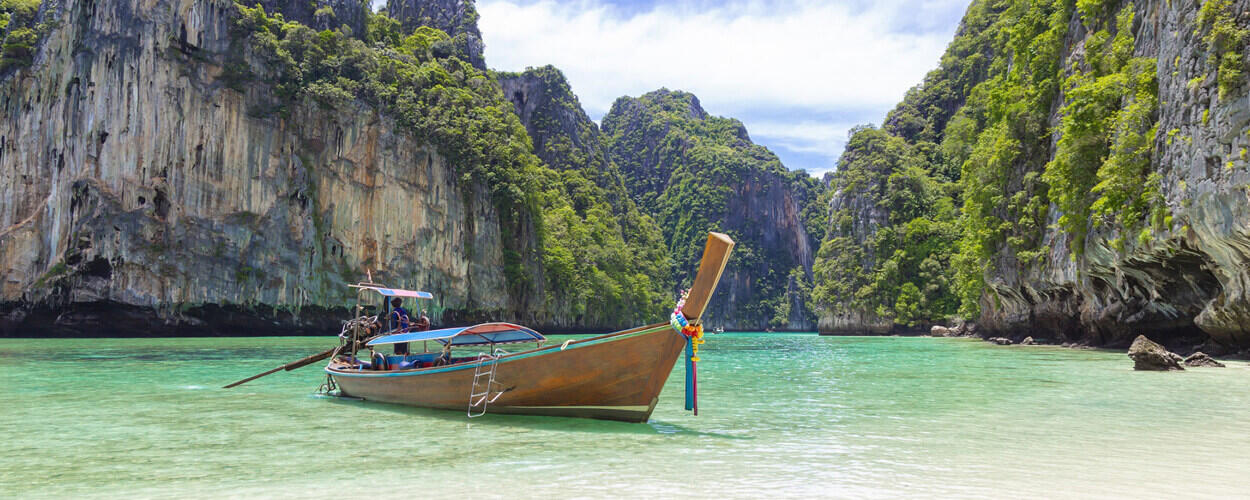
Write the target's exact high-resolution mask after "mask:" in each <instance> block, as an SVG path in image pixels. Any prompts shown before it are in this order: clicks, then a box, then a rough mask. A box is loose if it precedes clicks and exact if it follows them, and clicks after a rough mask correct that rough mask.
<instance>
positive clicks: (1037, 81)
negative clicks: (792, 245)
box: [814, 0, 1235, 326]
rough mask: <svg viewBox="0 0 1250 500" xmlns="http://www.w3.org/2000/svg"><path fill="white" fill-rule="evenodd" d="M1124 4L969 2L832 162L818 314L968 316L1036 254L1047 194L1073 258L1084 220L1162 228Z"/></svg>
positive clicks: (1153, 90) (1151, 85)
mask: <svg viewBox="0 0 1250 500" xmlns="http://www.w3.org/2000/svg"><path fill="white" fill-rule="evenodd" d="M1133 12H1134V6H1133V4H1132V3H1125V4H1120V3H1119V2H1105V1H1088V0H1081V1H1075V2H1074V1H1072V0H1043V1H1032V2H1025V1H1001V0H1000V1H976V2H973V4H972V5H971V6H970V7H969V9H968V12H967V14H966V16H965V18H964V21H963V24H962V26H961V27H960V30H959V32H958V33H957V34H956V36H955V39H954V41H952V42H951V45H950V47H949V48H948V50H947V53H946V55H944V56H943V58H942V60H941V64H940V66H939V68H938V69H936V70H934V71H933V72H931V73H930V74H929V75H928V76H927V77H926V78H925V82H924V84H923V85H922V86H919V87H917V88H914V89H912V90H911V91H910V92H908V94H907V96H906V97H905V98H904V100H903V102H902V103H900V104H899V105H898V107H897V108H896V109H895V110H894V111H892V112H891V113H890V115H889V116H888V117H887V119H886V121H885V125H884V128H883V129H882V130H878V129H875V128H871V127H869V128H861V129H857V130H856V131H855V132H854V135H853V137H852V138H851V140H850V142H849V144H848V146H847V149H846V152H845V153H844V154H843V157H842V160H841V161H840V162H839V169H838V171H837V173H836V174H835V176H834V179H833V189H834V190H835V191H836V192H837V195H836V196H835V209H834V211H833V212H832V213H831V214H830V222H829V228H830V231H829V234H828V236H827V238H826V239H825V241H824V243H823V244H822V246H821V250H820V252H819V254H818V257H817V263H816V266H815V270H816V271H815V274H816V279H817V283H816V288H815V292H814V295H815V299H816V300H817V301H818V302H820V303H822V304H824V307H825V308H826V309H825V311H824V313H823V314H824V315H825V317H827V318H834V317H837V316H838V315H845V314H848V313H859V314H870V315H875V316H876V317H878V318H879V319H880V320H881V321H883V322H890V323H893V324H897V325H904V326H918V325H921V324H925V323H934V322H941V321H943V320H946V319H948V318H951V317H954V316H957V315H961V316H964V317H970V318H975V317H976V316H977V315H978V314H979V311H980V305H981V300H982V299H983V297H984V296H985V291H986V286H987V283H986V279H987V277H988V276H1001V275H1003V274H1011V275H1014V274H1018V273H1022V272H1025V271H1027V270H1029V269H1036V268H1039V267H1040V266H1045V265H1046V259H1045V257H1046V256H1047V255H1048V254H1049V253H1050V248H1049V247H1048V246H1047V245H1050V244H1052V242H1050V241H1043V236H1044V233H1045V231H1046V229H1047V227H1048V224H1049V222H1048V221H1049V218H1050V217H1052V213H1051V207H1052V206H1053V207H1054V208H1055V209H1056V212H1055V213H1054V214H1053V216H1054V217H1056V218H1057V219H1058V222H1057V225H1058V227H1060V228H1061V229H1062V230H1064V231H1065V232H1066V233H1067V234H1068V235H1069V239H1068V240H1067V241H1069V242H1070V243H1069V248H1068V253H1070V254H1071V255H1072V258H1074V259H1075V258H1080V256H1081V255H1082V253H1083V252H1084V251H1085V241H1086V237H1087V236H1088V235H1089V234H1091V233H1093V232H1100V233H1099V234H1104V235H1105V234H1112V235H1113V236H1111V238H1112V239H1111V245H1112V246H1113V247H1114V248H1116V249H1117V250H1120V251H1124V250H1125V248H1127V247H1130V246H1132V245H1133V244H1138V243H1139V240H1140V242H1142V243H1144V242H1145V241H1146V240H1148V239H1149V238H1150V236H1151V235H1152V234H1153V231H1158V230H1163V229H1166V228H1167V227H1168V226H1169V225H1170V220H1171V218H1170V217H1169V216H1168V214H1167V212H1166V209H1165V208H1164V206H1163V203H1162V199H1161V197H1160V195H1159V187H1158V186H1159V179H1158V177H1157V176H1156V175H1153V174H1152V173H1151V171H1150V168H1149V167H1150V161H1151V158H1152V155H1153V148H1154V143H1155V136H1156V133H1157V130H1156V129H1157V127H1156V122H1157V120H1158V116H1157V115H1158V112H1157V107H1158V82H1157V81H1156V77H1155V66H1156V61H1155V60H1154V59H1151V58H1142V57H1133V51H1134V47H1135V45H1134V40H1133V36H1132V27H1133V22H1134V19H1133V17H1134V14H1133ZM1074 21H1075V22H1079V23H1080V24H1081V25H1083V26H1082V28H1083V29H1085V30H1088V31H1089V33H1090V35H1089V36H1088V37H1087V38H1086V42H1085V44H1084V47H1083V48H1084V50H1083V52H1069V51H1070V47H1067V46H1065V44H1066V43H1068V42H1069V41H1070V37H1069V36H1068V35H1069V30H1070V29H1071V26H1072V25H1073V24H1072V23H1073V22H1074ZM1234 38H1235V37H1234ZM1227 39H1231V38H1229V37H1224V38H1221V40H1227ZM1221 43H1223V42H1221ZM1057 99H1058V102H1060V103H1061V104H1060V106H1059V108H1058V109H1057V114H1058V120H1059V123H1058V126H1057V127H1053V125H1052V116H1053V113H1055V112H1056V110H1055V109H1052V108H1054V106H1055V103H1056V102H1057ZM1052 134H1054V135H1055V136H1057V139H1058V140H1057V141H1053V140H1052ZM1047 160H1049V161H1047Z"/></svg>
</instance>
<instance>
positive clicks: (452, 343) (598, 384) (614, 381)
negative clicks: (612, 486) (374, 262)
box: [288, 233, 734, 422]
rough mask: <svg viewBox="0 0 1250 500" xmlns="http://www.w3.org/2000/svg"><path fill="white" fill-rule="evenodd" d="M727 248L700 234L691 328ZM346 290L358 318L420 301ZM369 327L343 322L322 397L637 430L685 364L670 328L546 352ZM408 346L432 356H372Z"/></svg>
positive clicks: (521, 332)
mask: <svg viewBox="0 0 1250 500" xmlns="http://www.w3.org/2000/svg"><path fill="white" fill-rule="evenodd" d="M733 245H734V243H733V240H731V239H730V238H729V237H728V236H726V235H723V234H719V233H711V234H710V235H709V236H708V240H707V244H706V246H705V247H704V251H703V258H702V261H701V262H700V264H699V272H698V275H697V276H696V277H695V280H694V284H693V285H692V286H691V289H690V291H689V295H688V296H687V299H686V302H685V305H684V307H683V308H682V309H681V313H682V314H684V317H685V318H686V319H688V320H689V321H690V322H691V324H693V325H697V324H698V321H699V317H700V316H701V315H702V313H703V311H704V310H705V308H706V307H707V303H708V300H710V299H711V296H712V292H713V291H714V290H715V289H716V285H717V283H718V282H719V281H720V276H721V272H722V271H723V270H724V267H725V264H726V262H728V260H729V254H730V251H731V250H732V249H733ZM352 286H353V287H355V288H356V289H357V290H358V291H359V292H358V296H357V301H358V302H357V311H363V310H364V307H365V306H362V303H363V302H362V301H368V300H372V299H375V298H376V297H382V298H383V299H384V300H389V299H390V298H391V297H418V298H419V297H423V295H421V294H424V293H425V292H416V291H410V290H398V289H392V288H385V287H382V286H380V285H376V284H373V283H361V284H357V285H352ZM427 295H428V294H427ZM383 308H384V309H385V306H383ZM675 321H676V320H675ZM376 325H378V322H377V317H360V318H357V319H355V320H352V321H350V322H348V324H347V326H346V327H345V328H344V332H343V335H341V336H340V337H341V338H342V342H341V345H340V346H339V347H338V348H337V349H335V350H334V351H333V353H331V354H330V355H329V356H328V357H329V358H330V362H329V364H328V365H327V366H326V368H325V371H326V373H327V375H328V380H327V386H328V387H327V389H331V390H332V389H337V390H338V393H339V394H340V395H342V396H349V397H356V398H361V399H365V400H370V401H383V402H388V403H398V404H405V405H413V406H420V407H426V408H442V409H459V410H467V412H468V415H469V416H470V417H473V416H479V415H482V414H484V413H486V412H490V413H518V414H529V415H558V416H567V417H589V418H600V419H609V420H623V421H628V422H645V421H646V420H647V419H648V418H649V417H650V416H651V412H652V411H654V410H655V405H656V402H657V401H659V394H660V390H661V389H662V388H663V387H664V382H665V381H666V380H667V379H668V376H669V374H670V373H671V372H672V370H673V365H674V364H675V363H676V361H677V358H678V356H680V355H681V353H682V350H683V349H685V350H687V356H688V357H693V356H691V347H690V344H691V341H689V340H688V339H687V336H686V335H683V334H682V333H680V332H679V331H677V330H675V327H674V326H673V324H671V323H670V322H664V323H656V324H652V325H647V326H641V327H637V328H632V329H629V330H624V331H620V332H616V333H610V334H607V335H599V336H595V337H590V338H585V339H577V340H569V341H566V342H564V343H562V344H560V345H552V346H546V347H544V346H543V343H544V342H545V341H546V340H547V339H546V337H544V336H543V335H542V334H540V333H538V332H536V331H534V330H531V329H529V328H526V327H524V326H521V325H516V324H512V323H484V324H479V325H474V326H469V327H458V328H445V329H441V330H433V331H406V332H400V333H396V334H390V335H382V336H378V335H377V334H376V333H373V332H374V331H375V330H376V329H378V328H377V326H376ZM717 331H718V332H719V331H721V330H720V329H718V330H717ZM413 342H422V343H423V344H424V345H427V346H428V345H429V343H431V342H433V343H434V345H435V346H437V347H439V348H440V349H438V350H437V352H422V353H418V354H409V355H387V354H384V353H382V352H379V351H377V350H375V348H380V347H383V346H388V345H394V344H411V343H413ZM530 342H533V343H534V344H535V345H534V347H533V348H531V349H528V350H523V351H520V352H511V353H509V352H505V351H503V350H502V349H500V348H499V346H502V345H512V344H519V343H530ZM471 346H476V347H478V348H481V347H485V348H487V349H488V352H484V353H479V354H477V355H474V356H456V355H455V354H454V352H453V351H454V350H455V349H456V348H463V347H471ZM422 350H424V349H422ZM312 358H313V356H310V357H309V358H306V359H312ZM320 359H325V357H321V358H320ZM303 361H304V360H301V361H300V362H303ZM300 362H296V363H292V364H291V365H295V364H297V363H300ZM305 364H307V363H305ZM298 366H303V365H298ZM298 366H297V367H298ZM288 369H289V368H288ZM690 371H692V370H688V372H690ZM688 376H693V374H690V375H688ZM687 382H688V384H687V391H688V392H687V407H688V408H687V409H690V408H689V407H690V405H691V397H692V396H691V393H690V392H689V391H691V390H692V388H691V384H692V383H694V381H692V380H691V379H688V380H687ZM695 411H696V413H697V404H696V406H695Z"/></svg>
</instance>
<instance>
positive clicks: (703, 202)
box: [603, 89, 824, 328]
mask: <svg viewBox="0 0 1250 500" xmlns="http://www.w3.org/2000/svg"><path fill="white" fill-rule="evenodd" d="M603 132H604V135H605V141H606V143H607V144H608V148H609V151H610V153H611V157H612V161H613V162H615V163H616V164H617V165H619V166H620V169H621V171H622V173H623V174H624V176H625V179H626V186H628V188H629V189H630V194H631V196H632V197H633V199H634V200H635V201H637V203H638V204H639V205H640V206H641V207H642V208H643V209H644V210H645V211H647V212H649V213H651V214H654V216H655V217H656V220H657V222H659V224H660V227H661V228H662V229H663V231H664V237H665V239H666V240H667V242H668V247H669V251H670V252H671V253H672V256H673V263H674V266H675V268H674V275H675V276H678V277H679V279H682V280H686V281H688V279H689V278H690V277H691V276H692V275H693V273H694V269H695V267H696V265H697V262H698V258H699V255H700V253H701V252H702V242H703V239H704V238H706V234H707V231H708V230H709V229H711V230H717V231H724V232H726V233H727V234H729V235H730V236H731V237H733V238H734V241H736V242H737V246H736V247H735V248H734V258H733V260H732V261H731V262H730V267H729V269H728V270H726V272H725V275H726V276H727V277H729V278H728V279H727V280H726V281H727V284H726V285H725V289H726V290H729V289H732V287H734V286H735V284H734V280H742V281H743V283H742V284H745V285H746V286H745V288H746V289H747V291H743V292H741V293H743V295H745V296H739V297H736V300H737V301H736V302H733V303H732V304H731V305H721V306H720V307H721V308H722V309H724V310H722V311H721V312H719V314H721V316H720V317H719V318H717V320H723V321H728V322H730V323H731V324H734V325H738V326H739V327H749V328H764V327H770V326H771V327H781V328H784V327H790V328H795V327H802V325H810V324H811V319H812V318H811V313H810V312H809V308H808V305H807V304H806V300H807V295H808V294H807V292H806V290H807V289H808V288H809V287H810V285H809V283H810V281H809V278H808V276H809V274H808V265H809V264H808V262H807V261H805V259H809V258H810V253H807V252H809V250H808V249H809V248H811V247H812V246H813V245H814V242H815V241H816V240H817V238H819V234H823V232H824V229H823V227H822V226H823V219H824V217H823V216H821V215H818V214H817V213H816V212H819V210H818V209H817V210H810V211H805V209H806V208H807V207H809V206H810V204H811V203H814V202H816V201H817V199H819V198H820V196H821V193H822V192H823V189H824V187H823V185H822V184H821V183H820V181H818V180H816V179H813V178H811V177H810V176H809V175H807V173H806V172H802V171H793V172H792V171H789V170H787V169H786V168H785V167H784V166H783V165H782V164H781V162H780V161H779V160H778V159H777V157H776V156H775V155H774V154H773V153H772V152H771V151H768V149H766V148H764V147H762V146H758V145H756V144H754V143H753V142H751V139H750V137H749V136H748V135H747V131H746V129H745V128H744V127H743V125H742V123H741V122H739V121H738V120H734V119H729V118H721V117H716V116H710V115H708V114H707V113H706V112H705V111H704V110H703V109H702V107H701V106H700V105H699V102H698V100H697V99H696V98H695V97H694V96H693V95H691V94H689V93H685V92H679V91H669V90H666V89H663V90H659V91H655V92H651V93H648V94H646V95H643V96H642V97H639V98H624V97H623V98H620V99H618V100H617V101H616V102H615V103H614V104H613V106H612V110H611V111H610V112H609V113H608V115H607V116H606V117H605V118H604V121H603ZM786 207H789V210H793V212H792V213H786V212H785V211H786V210H787V208H786ZM715 304H716V303H715V302H714V308H715V307H716V306H715ZM795 304H797V305H798V306H799V308H798V309H796V308H795V307H794V305H795Z"/></svg>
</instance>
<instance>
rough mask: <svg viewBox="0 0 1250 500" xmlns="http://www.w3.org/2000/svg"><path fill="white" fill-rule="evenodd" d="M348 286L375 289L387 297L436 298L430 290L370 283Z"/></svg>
mask: <svg viewBox="0 0 1250 500" xmlns="http://www.w3.org/2000/svg"><path fill="white" fill-rule="evenodd" d="M347 286H350V287H352V288H359V289H361V290H373V291H375V292H378V293H380V294H382V295H384V296H386V297H411V298H416V299H431V300H433V299H434V294H432V293H430V292H418V291H415V290H400V289H398V288H383V287H380V286H369V285H347Z"/></svg>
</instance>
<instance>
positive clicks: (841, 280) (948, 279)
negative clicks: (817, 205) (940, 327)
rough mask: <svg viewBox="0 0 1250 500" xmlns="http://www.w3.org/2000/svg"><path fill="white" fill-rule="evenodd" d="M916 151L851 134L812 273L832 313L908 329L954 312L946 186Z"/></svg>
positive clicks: (861, 131) (876, 132) (886, 139)
mask: <svg viewBox="0 0 1250 500" xmlns="http://www.w3.org/2000/svg"><path fill="white" fill-rule="evenodd" d="M913 95H915V94H913ZM918 149H919V148H917V147H915V146H914V145H912V144H909V143H908V142H907V141H905V140H904V139H902V138H900V137H898V136H895V135H892V134H890V133H888V132H886V131H885V130H882V129H877V128H873V127H860V128H857V129H855V130H854V131H853V132H852V135H851V138H850V141H849V142H848V143H847V148H846V151H845V152H844V153H843V155H842V158H841V159H840V160H839V162H838V170H837V173H836V174H835V175H834V178H833V179H832V180H833V186H832V188H833V190H834V191H836V192H838V193H839V195H838V200H839V206H837V207H836V209H835V210H833V211H832V212H831V214H830V224H831V225H830V228H829V235H828V237H827V238H826V239H825V240H824V242H823V243H822V244H821V246H820V251H819V252H818V254H817V258H816V265H815V267H814V269H813V271H814V274H815V276H816V286H815V287H814V288H813V291H812V293H813V299H814V300H815V301H816V302H817V303H818V304H824V305H826V307H830V308H831V309H832V311H831V312H832V314H845V313H847V312H849V311H864V312H869V313H871V314H874V315H876V316H877V317H878V318H881V319H882V320H885V321H892V322H894V323H897V324H900V325H904V326H909V327H915V326H919V325H921V324H922V323H931V322H934V321H941V320H944V319H945V318H947V317H949V316H951V315H953V314H954V313H955V309H956V307H957V305H958V301H957V300H956V299H955V294H954V290H953V289H952V286H953V278H954V275H953V272H952V271H951V256H952V254H953V251H952V248H953V247H954V244H955V241H956V240H957V239H958V236H959V234H958V228H957V225H956V223H955V220H956V214H955V205H954V201H953V199H952V197H951V195H950V193H951V189H952V188H953V187H954V184H953V183H951V182H950V181H947V180H945V179H944V178H943V177H942V176H940V175H934V174H933V173H932V172H930V171H928V170H926V169H925V167H926V166H927V165H928V163H927V159H926V155H925V154H924V152H921V151H918Z"/></svg>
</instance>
